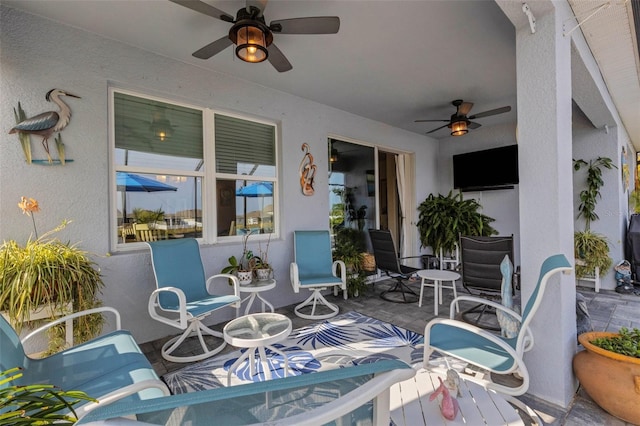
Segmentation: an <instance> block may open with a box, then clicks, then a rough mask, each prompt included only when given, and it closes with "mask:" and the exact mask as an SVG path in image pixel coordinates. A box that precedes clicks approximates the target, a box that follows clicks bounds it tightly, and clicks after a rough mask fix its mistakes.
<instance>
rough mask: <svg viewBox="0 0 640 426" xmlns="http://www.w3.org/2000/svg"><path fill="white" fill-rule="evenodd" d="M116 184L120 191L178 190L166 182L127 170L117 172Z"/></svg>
mask: <svg viewBox="0 0 640 426" xmlns="http://www.w3.org/2000/svg"><path fill="white" fill-rule="evenodd" d="M116 184H117V186H118V191H127V192H159V191H177V190H178V188H176V187H175V186H171V185H167V184H166V183H162V182H159V181H157V180H154V179H150V178H148V177H144V176H140V175H136V174H133V173H125V172H118V173H117V175H116Z"/></svg>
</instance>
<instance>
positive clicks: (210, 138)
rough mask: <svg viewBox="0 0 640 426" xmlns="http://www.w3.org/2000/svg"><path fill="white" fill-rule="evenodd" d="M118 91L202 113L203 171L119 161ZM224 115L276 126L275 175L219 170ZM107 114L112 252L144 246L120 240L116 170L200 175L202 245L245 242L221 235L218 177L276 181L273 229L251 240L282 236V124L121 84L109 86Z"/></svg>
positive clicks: (239, 238)
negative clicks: (218, 119) (219, 127)
mask: <svg viewBox="0 0 640 426" xmlns="http://www.w3.org/2000/svg"><path fill="white" fill-rule="evenodd" d="M115 93H122V94H125V95H130V96H136V97H139V98H143V99H148V100H150V101H157V102H163V103H167V104H172V105H176V106H181V107H185V108H190V109H193V110H198V111H201V112H202V132H203V135H202V143H203V147H202V148H203V152H202V156H203V161H204V164H205V167H204V170H201V171H198V170H184V169H169V168H167V169H165V168H156V167H145V166H129V165H118V164H116V141H115V102H114V99H115ZM216 115H222V116H226V117H233V118H237V119H240V120H245V121H250V122H255V123H259V124H263V125H268V126H273V128H274V132H273V133H274V140H273V144H274V147H273V149H274V162H275V164H274V175H273V176H254V175H251V176H250V177H249V179H247V177H248V175H242V174H231V173H218V172H217V171H216V154H215V116H216ZM108 117H109V157H110V161H109V163H110V167H109V206H110V207H109V236H110V247H111V251H113V252H126V251H132V250H139V249H141V248H143V247H144V244H145V243H143V242H131V243H126V244H125V243H120V242H119V241H118V238H119V235H118V217H117V197H118V190H117V185H116V173H117V172H132V173H152V174H157V175H179V176H187V177H193V178H195V179H197V178H200V179H201V182H202V189H201V191H202V194H201V196H202V206H201V209H202V237H200V238H197V240H198V242H199V243H200V244H216V243H227V242H229V243H231V242H238V243H241V242H242V238H243V236H242V235H230V236H219V235H218V229H217V216H218V207H219V206H218V204H217V202H218V200H217V197H216V195H217V180H218V179H228V180H247V181H251V182H254V181H255V182H263V181H264V182H272V183H273V196H272V197H273V218H274V219H273V232H272V233H269V234H258V235H255V236H253V235H252V239H254V240H257V241H261V240H265V241H266V240H267V239H269V238H271V239H274V238H279V235H280V211H279V196H278V193H279V191H278V182H279V169H280V161H279V159H280V155H279V149H280V143H279V141H280V124H279V123H278V122H276V121H275V120H267V119H264V118H258V117H255V116H252V115H250V114H241V113H237V112H229V111H225V110H223V109H219V108H216V109H213V108H206V107H202V106H198V105H196V104H190V103H185V102H180V101H177V100H175V99H169V98H163V97H159V96H154V95H150V94H148V93H144V92H140V91H135V90H128V89H123V88H119V87H109V89H108Z"/></svg>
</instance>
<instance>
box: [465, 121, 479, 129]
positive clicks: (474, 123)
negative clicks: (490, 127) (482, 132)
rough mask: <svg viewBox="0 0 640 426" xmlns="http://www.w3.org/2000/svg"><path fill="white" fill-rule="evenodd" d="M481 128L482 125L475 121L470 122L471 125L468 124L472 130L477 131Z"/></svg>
mask: <svg viewBox="0 0 640 426" xmlns="http://www.w3.org/2000/svg"><path fill="white" fill-rule="evenodd" d="M480 126H482V124H480V123H476V122H475V121H470V122H469V124H467V127H468V128H470V129H477V128H478V127H480Z"/></svg>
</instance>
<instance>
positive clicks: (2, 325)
mask: <svg viewBox="0 0 640 426" xmlns="http://www.w3.org/2000/svg"><path fill="white" fill-rule="evenodd" d="M105 312H110V313H111V314H113V315H114V318H115V331H111V332H105V333H104V334H102V335H100V336H96V337H94V338H92V339H90V340H88V341H86V342H84V343H80V344H74V343H73V342H71V344H72V346H71V347H69V348H65V349H64V350H62V351H60V352H58V353H55V354H53V355H49V356H44V357H35V356H29V355H28V354H27V353H26V352H25V348H24V347H25V345H26V346H27V347H28V346H29V344H28V343H27V341H30V340H31V339H34V340H36V339H37V338H38V339H40V340H41V338H42V336H43V335H45V336H46V333H45V332H46V331H48V330H49V329H51V327H54V326H58V327H59V326H67V327H68V326H73V319H75V318H78V317H81V316H84V315H90V314H103V313H105ZM70 333H71V335H73V330H71V331H70ZM36 336H37V338H36ZM15 367H20V369H21V371H20V373H21V374H22V376H21V377H20V378H17V379H15V380H13V381H12V382H11V383H6V384H4V385H3V384H0V389H2V388H3V387H7V386H9V385H13V384H15V385H19V386H28V385H44V384H48V385H55V386H57V387H59V388H61V389H64V390H66V391H71V390H78V391H83V392H85V393H86V394H87V395H89V396H91V397H93V398H95V399H97V400H98V402H97V403H96V402H86V403H80V404H79V405H78V406H76V407H74V410H75V412H76V414H77V416H78V418H81V417H82V416H84V415H85V414H86V413H88V412H89V411H91V410H93V409H95V408H97V407H104V406H106V405H108V404H111V403H113V402H116V401H123V402H127V403H133V402H140V401H148V400H150V399H152V398H159V397H162V396H166V395H169V394H170V392H169V389H168V388H167V386H166V385H165V384H164V382H163V381H162V380H160V378H159V377H158V375H157V374H156V372H155V371H154V370H153V367H152V366H151V363H150V362H149V360H148V359H147V358H146V357H145V356H144V354H143V353H142V350H141V349H140V347H139V346H138V345H137V343H136V341H135V340H134V338H133V336H132V335H131V333H129V332H128V331H127V330H122V329H121V320H120V314H119V312H118V311H117V310H115V309H114V308H110V307H106V306H104V307H99V308H94V309H89V310H86V311H80V312H76V313H73V314H69V315H66V316H63V317H60V318H57V319H56V320H54V321H51V322H48V323H46V324H45V325H43V326H42V327H39V328H37V329H35V330H33V331H32V332H30V333H29V334H27V335H26V336H24V337H23V338H22V339H20V337H19V336H18V334H17V333H16V332H15V330H14V329H13V327H12V326H11V324H9V322H8V321H7V320H6V319H5V318H4V316H2V315H0V371H6V370H9V369H12V368H15ZM7 407H8V403H7V404H2V403H0V419H2V413H3V412H5V411H6V410H7V409H8V408H7ZM0 423H2V421H1V420H0ZM4 424H6V423H4Z"/></svg>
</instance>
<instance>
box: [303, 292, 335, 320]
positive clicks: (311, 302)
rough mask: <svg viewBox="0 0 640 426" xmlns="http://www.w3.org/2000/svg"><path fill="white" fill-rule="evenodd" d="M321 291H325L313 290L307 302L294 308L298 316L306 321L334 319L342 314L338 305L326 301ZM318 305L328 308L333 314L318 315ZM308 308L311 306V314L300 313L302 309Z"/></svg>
mask: <svg viewBox="0 0 640 426" xmlns="http://www.w3.org/2000/svg"><path fill="white" fill-rule="evenodd" d="M320 290H323V289H314V290H312V293H311V296H309V297H308V298H307V300H305V301H304V302H302V303H300V304H299V305H298V306H296V307H295V308H294V310H293V311H294V312H295V313H296V315H297V316H299V317H300V318H304V319H327V318H332V317H335V316H336V315H338V312H340V308H338V306H337V305H334V304H333V303H331V302H329V301H328V300H327V299H325V298H324V296H323V295H322V293H320ZM318 305H320V306H323V305H324V306H326V307H327V308H328V309H329V310H330V311H331V312H329V313H328V314H318V315H316V307H317V306H318ZM307 306H311V314H305V313H302V312H300V310H301V309H302V308H305V307H307Z"/></svg>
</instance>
